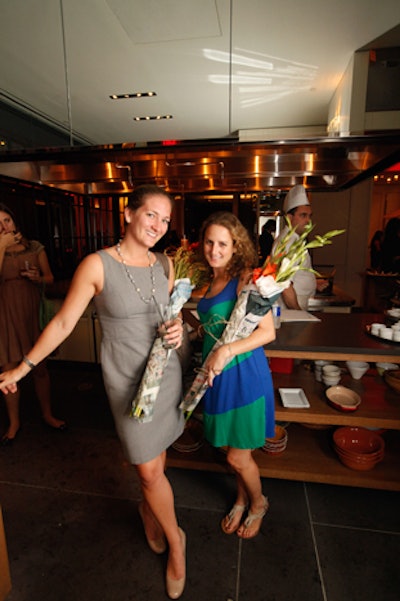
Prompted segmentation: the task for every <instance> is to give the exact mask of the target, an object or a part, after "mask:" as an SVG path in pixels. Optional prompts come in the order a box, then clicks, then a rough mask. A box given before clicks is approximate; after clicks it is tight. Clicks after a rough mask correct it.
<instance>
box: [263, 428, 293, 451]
mask: <svg viewBox="0 0 400 601" xmlns="http://www.w3.org/2000/svg"><path fill="white" fill-rule="evenodd" d="M287 441H288V434H287V432H286V430H285V428H282V426H280V425H279V424H276V425H275V436H274V437H273V438H266V439H265V443H264V445H263V447H262V450H263V451H265V452H266V453H269V454H270V455H279V453H283V451H284V450H285V449H286V446H287Z"/></svg>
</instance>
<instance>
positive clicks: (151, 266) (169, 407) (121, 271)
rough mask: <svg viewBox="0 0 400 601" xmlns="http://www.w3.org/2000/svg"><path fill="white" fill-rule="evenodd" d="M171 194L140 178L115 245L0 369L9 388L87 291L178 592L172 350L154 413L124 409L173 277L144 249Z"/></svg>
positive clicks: (94, 260)
mask: <svg viewBox="0 0 400 601" xmlns="http://www.w3.org/2000/svg"><path fill="white" fill-rule="evenodd" d="M171 211H172V200H171V198H170V196H169V195H168V194H167V193H166V192H165V191H164V190H162V189H160V188H158V187H157V186H140V187H138V188H137V189H136V190H135V191H134V193H133V194H132V195H131V197H130V199H129V202H128V205H127V207H126V209H125V235H124V238H123V239H122V240H121V241H120V242H119V243H118V244H117V245H116V246H112V247H110V248H107V249H105V250H102V251H99V252H97V253H93V254H91V255H88V256H87V257H86V258H85V259H84V260H83V261H82V262H81V263H80V265H79V267H78V268H77V270H76V273H75V275H74V277H73V280H72V282H71V286H70V288H69V291H68V294H67V296H66V298H65V301H64V303H63V305H62V307H61V309H60V310H59V312H58V313H57V315H56V316H55V317H54V319H53V320H52V321H51V322H50V323H49V325H48V326H47V327H46V328H45V330H44V331H43V333H42V334H41V336H40V338H39V339H38V341H37V343H36V344H35V345H34V346H33V348H32V349H31V350H30V351H29V353H28V356H25V357H24V359H23V361H22V362H21V363H20V364H19V365H18V367H16V368H15V369H13V370H10V371H7V372H4V373H2V374H0V390H2V391H3V392H4V393H7V392H10V393H13V392H15V390H16V389H17V386H16V383H17V382H18V381H19V380H21V378H23V377H24V376H26V375H27V373H29V371H30V370H31V369H32V368H33V367H34V366H35V365H36V364H38V363H39V362H40V361H42V360H43V359H44V358H45V357H47V356H48V355H49V354H50V353H51V352H52V351H53V350H54V349H55V348H57V347H58V346H59V345H60V344H61V343H62V342H63V341H64V340H65V339H66V338H67V337H68V336H69V334H70V333H71V332H72V330H73V328H74V327H75V325H76V323H77V321H78V319H79V318H80V316H81V315H82V313H83V312H84V310H85V309H86V307H87V305H88V304H89V302H90V300H91V299H92V298H93V297H94V302H95V305H96V309H97V312H98V314H99V318H100V322H101V326H102V333H103V339H102V347H101V365H102V371H103V378H104V383H105V388H106V392H107V396H108V399H109V402H110V407H111V410H112V413H113V416H114V421H115V425H116V429H117V432H118V436H119V438H120V440H121V443H122V445H123V448H124V450H125V453H126V455H127V458H128V459H129V461H130V462H131V463H133V464H134V465H135V467H136V471H137V474H138V476H139V480H140V485H141V489H142V493H143V501H142V502H141V503H140V504H139V513H140V515H141V518H142V520H143V525H144V530H145V534H146V538H147V542H148V544H149V546H150V548H151V549H152V550H153V551H154V552H155V553H163V552H164V551H165V550H166V548H167V543H168V546H169V556H168V563H167V572H166V588H167V593H168V595H169V597H170V598H172V599H177V598H178V597H179V596H180V595H181V594H182V592H183V589H184V585H185V542H186V541H185V533H184V532H183V530H182V529H181V528H179V526H178V523H177V518H176V515H175V508H174V497H173V492H172V488H171V486H170V483H169V481H168V479H167V477H166V475H165V460H166V449H167V448H168V447H169V446H170V445H171V444H172V443H173V442H174V441H175V440H176V439H177V438H178V437H179V436H180V435H181V434H182V432H183V427H184V418H183V414H182V412H181V411H180V409H179V408H178V405H179V402H180V396H181V381H182V380H181V368H180V363H179V359H178V357H177V355H176V353H175V352H172V353H171V356H170V359H169V362H168V364H167V368H166V370H165V372H164V375H163V380H162V386H161V389H160V393H159V395H158V397H157V400H156V403H155V408H154V415H153V419H152V421H150V422H146V423H142V422H139V421H137V420H135V419H133V418H132V417H130V416H129V414H130V409H131V402H132V400H133V399H134V397H135V394H136V391H137V389H138V387H139V384H140V379H141V376H142V373H143V370H144V368H145V365H146V362H147V358H148V355H149V352H150V349H151V347H152V344H153V342H154V338H155V336H156V332H157V326H158V323H159V312H158V310H157V304H158V305H162V304H166V303H167V302H168V299H169V293H170V292H171V290H172V287H173V284H174V270H173V265H172V261H171V260H170V259H168V261H169V263H170V264H169V277H168V278H167V276H166V273H165V269H164V267H163V265H162V263H161V261H160V260H159V258H158V257H157V255H156V254H154V253H152V252H151V251H150V249H151V248H152V247H153V246H154V245H155V244H156V242H158V240H160V238H161V237H162V236H164V234H165V233H166V231H167V229H168V224H169V222H170V217H171ZM182 331H183V330H182V320H181V319H180V318H177V319H175V320H174V321H173V322H170V323H169V325H168V331H167V334H166V335H165V340H166V343H168V344H171V345H175V348H178V347H179V346H180V344H181V341H182Z"/></svg>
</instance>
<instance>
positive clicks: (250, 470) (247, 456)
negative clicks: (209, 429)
mask: <svg viewBox="0 0 400 601" xmlns="http://www.w3.org/2000/svg"><path fill="white" fill-rule="evenodd" d="M227 461H228V463H229V465H230V466H231V467H232V468H233V470H234V471H235V472H236V475H237V480H238V483H240V484H239V485H238V499H243V497H244V495H246V497H247V499H248V502H249V514H253V515H260V516H261V514H262V513H263V511H264V510H265V508H266V500H265V497H264V496H263V494H262V488H261V478H260V471H259V469H258V465H257V463H256V462H255V461H254V458H253V455H252V452H251V450H250V449H234V448H230V449H229V451H228V455H227ZM237 502H238V501H237ZM263 517H264V516H261V517H259V518H256V519H253V520H252V521H251V524H250V525H249V526H248V527H246V526H245V524H241V526H240V527H239V529H238V530H237V533H238V535H239V536H241V537H243V538H252V537H253V536H255V535H256V534H257V533H258V531H259V529H260V527H261V522H262V518H263Z"/></svg>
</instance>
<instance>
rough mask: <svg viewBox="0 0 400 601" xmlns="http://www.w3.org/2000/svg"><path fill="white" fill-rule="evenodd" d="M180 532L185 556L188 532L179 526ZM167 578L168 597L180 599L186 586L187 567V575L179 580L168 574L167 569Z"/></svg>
mask: <svg viewBox="0 0 400 601" xmlns="http://www.w3.org/2000/svg"><path fill="white" fill-rule="evenodd" d="M179 532H180V535H181V539H182V546H183V555H184V556H185V555H186V534H185V533H184V531H183V530H182V528H179ZM185 559H186V558H185ZM165 580H166V588H167V595H168V597H169V598H170V599H179V597H180V596H181V595H182V593H183V590H184V588H185V581H186V568H185V576H184V577H183V578H179V580H174V579H173V578H171V577H170V576H168V571H167V573H166V579H165Z"/></svg>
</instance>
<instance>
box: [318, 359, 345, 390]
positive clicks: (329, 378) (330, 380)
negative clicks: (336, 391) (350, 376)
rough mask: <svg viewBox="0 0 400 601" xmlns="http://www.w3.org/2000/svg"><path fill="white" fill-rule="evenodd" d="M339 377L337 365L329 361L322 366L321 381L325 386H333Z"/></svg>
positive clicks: (339, 372)
mask: <svg viewBox="0 0 400 601" xmlns="http://www.w3.org/2000/svg"><path fill="white" fill-rule="evenodd" d="M340 378H341V371H340V367H338V366H337V365H333V363H331V364H329V365H324V366H323V367H322V381H323V383H324V384H325V386H335V385H336V384H339V382H340Z"/></svg>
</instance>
